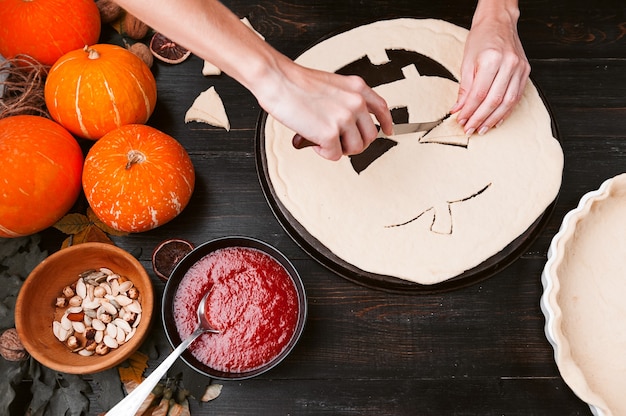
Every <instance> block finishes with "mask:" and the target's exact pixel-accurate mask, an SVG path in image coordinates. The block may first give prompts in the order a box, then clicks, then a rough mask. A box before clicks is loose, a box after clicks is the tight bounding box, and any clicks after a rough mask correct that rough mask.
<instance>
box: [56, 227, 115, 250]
mask: <svg viewBox="0 0 626 416" xmlns="http://www.w3.org/2000/svg"><path fill="white" fill-rule="evenodd" d="M94 241H95V242H99V243H107V244H113V241H111V239H110V238H109V236H108V235H106V233H105V232H104V231H102V230H101V229H100V228H98V227H96V226H95V225H93V224H90V225H89V226H87V228H85V229H84V230H83V231H81V232H79V233H78V234H74V235H71V236H69V237H68V238H66V239H65V240H64V241H63V243H62V244H61V248H66V247H69V246H75V245H76V244H82V243H89V242H94Z"/></svg>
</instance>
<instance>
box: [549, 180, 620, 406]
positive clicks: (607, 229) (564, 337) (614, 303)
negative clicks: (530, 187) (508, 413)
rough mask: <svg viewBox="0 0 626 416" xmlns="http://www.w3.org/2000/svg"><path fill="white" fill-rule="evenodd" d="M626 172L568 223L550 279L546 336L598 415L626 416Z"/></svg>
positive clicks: (557, 242)
mask: <svg viewBox="0 0 626 416" xmlns="http://www.w3.org/2000/svg"><path fill="white" fill-rule="evenodd" d="M625 253H626V174H621V175H618V176H616V177H614V178H611V179H608V180H607V181H605V182H604V183H603V184H602V185H601V186H600V188H599V189H598V190H596V191H593V192H589V193H587V194H585V195H584V196H583V197H582V198H581V200H580V203H579V204H578V207H577V208H575V209H574V210H572V211H570V212H569V213H568V214H567V215H566V216H565V217H564V219H563V223H562V225H561V228H560V230H559V232H558V233H557V234H556V235H555V236H554V238H553V240H552V243H551V245H550V248H549V251H548V261H547V263H546V265H545V268H544V270H543V274H542V283H543V288H544V293H543V296H542V298H541V308H542V311H543V313H544V315H545V318H546V325H545V332H546V336H547V338H548V340H549V341H550V343H551V344H552V347H553V349H554V357H555V361H556V364H557V366H558V368H559V371H560V373H561V376H562V377H563V379H564V380H565V382H566V383H567V384H568V385H569V386H570V388H571V389H572V390H573V391H574V393H576V394H577V395H578V397H580V398H581V399H582V400H584V401H585V402H587V403H588V404H589V407H590V408H591V411H592V412H593V414H595V415H602V416H611V415H623V414H626V396H625V395H624V394H623V393H624V387H625V386H626V381H625V377H624V374H626V353H625V351H626V324H625V323H624V322H625V318H626V303H625V302H624V300H625V299H626V273H625V270H626V255H625Z"/></svg>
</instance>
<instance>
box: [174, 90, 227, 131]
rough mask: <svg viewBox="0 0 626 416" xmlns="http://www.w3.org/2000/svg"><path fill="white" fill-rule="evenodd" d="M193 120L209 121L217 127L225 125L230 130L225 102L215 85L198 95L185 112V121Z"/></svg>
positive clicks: (208, 122)
mask: <svg viewBox="0 0 626 416" xmlns="http://www.w3.org/2000/svg"><path fill="white" fill-rule="evenodd" d="M191 121H197V122H200V123H207V124H211V125H212V126H215V127H223V128H225V129H226V130H230V122H229V121H228V116H227V115H226V109H225V108H224V103H223V102H222V99H221V98H220V96H219V94H218V93H217V91H216V90H215V87H210V88H209V89H208V90H206V91H204V92H202V93H201V94H200V95H199V96H198V97H196V99H195V100H194V102H193V104H192V105H191V107H190V108H189V110H187V113H186V114H185V123H189V122H191Z"/></svg>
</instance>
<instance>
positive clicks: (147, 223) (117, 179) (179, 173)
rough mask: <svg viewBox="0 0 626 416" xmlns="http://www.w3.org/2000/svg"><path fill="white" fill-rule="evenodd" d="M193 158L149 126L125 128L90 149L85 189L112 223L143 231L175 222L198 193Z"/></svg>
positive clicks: (101, 214)
mask: <svg viewBox="0 0 626 416" xmlns="http://www.w3.org/2000/svg"><path fill="white" fill-rule="evenodd" d="M194 183H195V173H194V168H193V164H192V162H191V159H190V158H189V155H188V154H187V152H186V151H185V149H184V148H183V146H182V145H181V144H180V143H178V141H176V139H174V138H173V137H171V136H169V135H167V134H165V133H163V132H162V131H160V130H157V129H155V128H153V127H150V126H147V125H144V124H130V125H125V126H122V127H120V128H118V129H115V130H113V131H112V132H110V133H108V134H106V135H104V136H103V137H102V138H101V139H100V140H98V141H97V142H96V143H94V145H93V146H92V147H91V149H90V150H89V152H88V154H87V157H86V158H85V166H84V168H83V190H84V191H85V196H86V197H87V201H88V202H89V205H90V206H91V209H92V210H93V212H94V213H95V214H96V216H97V217H98V218H99V219H100V220H101V221H102V222H103V223H105V224H106V225H108V226H109V227H112V228H114V229H116V230H118V231H123V232H129V233H131V232H142V231H148V230H151V229H153V228H156V227H158V226H160V225H163V224H165V223H166V222H168V221H170V220H172V219H174V218H175V217H176V216H177V215H178V214H180V213H181V211H182V210H183V209H184V208H185V207H186V206H187V203H188V202H189V200H190V198H191V194H192V193H193V189H194Z"/></svg>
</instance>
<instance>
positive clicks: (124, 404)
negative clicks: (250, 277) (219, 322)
mask: <svg viewBox="0 0 626 416" xmlns="http://www.w3.org/2000/svg"><path fill="white" fill-rule="evenodd" d="M209 293H211V290H209V291H208V292H207V293H206V294H205V295H204V296H203V297H202V300H201V301H200V305H198V327H197V328H196V330H195V331H193V333H192V334H191V335H189V336H188V337H187V338H186V339H185V340H184V341H183V342H181V343H180V345H179V346H178V347H176V349H175V350H174V351H172V352H171V353H170V355H168V356H167V358H166V359H165V360H163V362H162V363H161V364H159V366H158V367H157V368H155V369H154V371H153V372H152V374H150V375H149V376H148V377H147V378H146V379H145V380H144V381H142V382H141V384H139V386H138V387H137V388H136V389H135V390H133V391H132V392H131V393H130V394H129V395H128V396H126V397H125V398H124V399H123V400H122V401H120V402H119V403H118V404H116V405H115V406H114V407H113V408H112V409H111V410H109V411H108V412H107V413H106V415H105V416H127V415H134V414H135V413H136V412H137V410H138V409H139V407H140V406H141V404H142V403H143V402H144V401H145V400H146V397H148V395H149V394H150V392H151V391H152V389H154V387H155V386H156V385H157V383H158V382H159V380H161V378H163V376H164V375H165V374H166V373H167V370H168V369H169V368H170V367H171V366H172V364H174V362H175V361H176V359H177V358H178V357H179V356H180V355H181V354H182V353H183V352H184V351H185V350H186V349H187V347H189V345H190V344H191V343H192V342H194V341H195V340H196V339H197V338H198V337H199V336H200V335H202V334H204V333H205V332H211V333H214V334H218V333H219V332H220V331H218V330H217V329H214V328H213V327H211V324H210V323H209V321H208V319H207V317H206V314H205V308H206V303H207V299H208V297H209Z"/></svg>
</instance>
